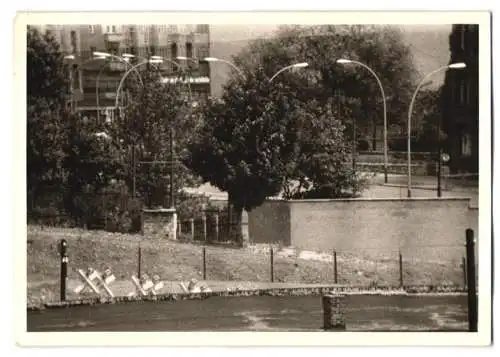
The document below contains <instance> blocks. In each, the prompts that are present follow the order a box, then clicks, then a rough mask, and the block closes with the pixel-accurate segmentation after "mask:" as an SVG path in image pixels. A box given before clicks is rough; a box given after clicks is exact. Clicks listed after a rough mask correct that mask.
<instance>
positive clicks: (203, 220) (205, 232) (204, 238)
mask: <svg viewBox="0 0 500 357" xmlns="http://www.w3.org/2000/svg"><path fill="white" fill-rule="evenodd" d="M201 221H202V223H203V241H205V242H206V241H207V216H205V215H203V216H202V217H201Z"/></svg>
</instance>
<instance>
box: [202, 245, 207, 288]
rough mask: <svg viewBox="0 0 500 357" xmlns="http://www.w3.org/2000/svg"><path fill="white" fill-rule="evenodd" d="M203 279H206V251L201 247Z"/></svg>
mask: <svg viewBox="0 0 500 357" xmlns="http://www.w3.org/2000/svg"><path fill="white" fill-rule="evenodd" d="M203 280H207V251H206V248H205V247H203Z"/></svg>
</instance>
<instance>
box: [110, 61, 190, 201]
mask: <svg viewBox="0 0 500 357" xmlns="http://www.w3.org/2000/svg"><path fill="white" fill-rule="evenodd" d="M124 56H125V57H127V58H132V57H133V55H131V54H124ZM164 61H167V62H170V63H172V64H174V65H176V66H177V67H179V68H180V67H181V65H180V64H179V63H178V62H176V61H173V60H171V59H168V58H162V57H160V56H151V57H150V59H144V60H143V61H142V62H140V63H138V64H136V65H134V66H132V67H131V68H130V69H129V70H128V71H127V72H125V73H124V74H123V76H122V78H121V80H120V83H119V85H118V88H117V91H116V97H115V107H116V108H118V100H119V95H120V91H121V87H122V86H123V83H124V81H125V79H126V78H127V76H128V75H129V74H130V73H131V72H132V71H133V70H137V67H139V66H141V65H144V64H150V63H154V64H161V63H163V62H164ZM141 83H142V81H141ZM142 84H143V83H142ZM187 84H188V90H189V98H190V99H191V84H190V83H189V81H188V83H187ZM143 85H144V84H143ZM173 135H174V133H173V128H170V155H171V160H170V161H171V162H170V204H171V206H172V207H173V204H174V192H173V175H174V165H173V161H174V159H173V150H174V147H173ZM132 154H133V155H132V161H133V164H132V165H133V175H132V176H133V177H132V180H133V183H132V191H133V194H134V196H135V186H136V159H135V145H134V149H133V152H132Z"/></svg>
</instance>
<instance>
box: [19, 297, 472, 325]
mask: <svg viewBox="0 0 500 357" xmlns="http://www.w3.org/2000/svg"><path fill="white" fill-rule="evenodd" d="M346 299H347V306H346V310H345V316H346V321H347V331H466V330H467V297H466V296H463V295H459V296H425V295H418V296H377V295H375V296H373V295H350V296H349V295H348V296H347V297H346ZM322 321H323V313H322V307H321V298H320V297H317V296H316V297H310V296H307V297H272V296H261V297H255V296H254V297H229V298H223V297H210V298H208V299H206V300H186V301H165V302H143V303H124V304H113V305H95V306H80V307H71V308H59V309H48V310H44V311H34V312H28V320H27V327H28V332H35V331H120V332H129V331H157V332H158V331H163V332H167V331H318V330H320V329H321V327H322Z"/></svg>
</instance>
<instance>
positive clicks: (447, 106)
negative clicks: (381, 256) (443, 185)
mask: <svg viewBox="0 0 500 357" xmlns="http://www.w3.org/2000/svg"><path fill="white" fill-rule="evenodd" d="M478 41H479V26H478V25H465V24H462V25H453V27H452V31H451V34H450V37H449V44H450V63H455V62H465V64H466V65H467V67H466V68H465V69H463V70H448V71H447V72H446V76H445V83H444V87H443V97H442V103H443V130H444V131H445V132H446V134H447V140H446V144H445V147H446V150H447V151H448V153H449V155H450V162H449V165H450V170H451V172H452V173H458V172H464V173H466V172H469V173H478V170H479V145H478V143H479V66H478V59H479V57H478V56H479V42H478Z"/></svg>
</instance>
